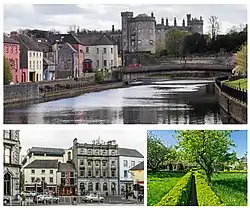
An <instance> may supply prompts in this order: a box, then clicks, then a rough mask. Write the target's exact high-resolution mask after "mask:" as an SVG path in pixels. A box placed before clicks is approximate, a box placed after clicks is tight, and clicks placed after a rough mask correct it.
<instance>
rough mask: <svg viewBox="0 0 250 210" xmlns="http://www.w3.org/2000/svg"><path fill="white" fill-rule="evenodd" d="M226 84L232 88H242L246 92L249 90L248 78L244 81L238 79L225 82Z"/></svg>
mask: <svg viewBox="0 0 250 210" xmlns="http://www.w3.org/2000/svg"><path fill="white" fill-rule="evenodd" d="M225 84H227V85H228V86H230V87H235V88H239V87H240V88H241V89H244V90H247V78H243V79H238V80H235V81H225Z"/></svg>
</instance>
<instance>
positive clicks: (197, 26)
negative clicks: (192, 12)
mask: <svg viewBox="0 0 250 210" xmlns="http://www.w3.org/2000/svg"><path fill="white" fill-rule="evenodd" d="M190 31H191V33H199V34H203V20H202V17H200V19H197V18H192V20H191V21H190Z"/></svg>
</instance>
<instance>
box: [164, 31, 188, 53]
mask: <svg viewBox="0 0 250 210" xmlns="http://www.w3.org/2000/svg"><path fill="white" fill-rule="evenodd" d="M187 35H189V33H188V32H187V31H181V30H178V29H170V30H169V31H168V32H167V33H166V45H165V47H166V50H167V52H168V55H175V56H180V55H181V54H182V51H183V50H182V43H183V40H184V38H185V36H187Z"/></svg>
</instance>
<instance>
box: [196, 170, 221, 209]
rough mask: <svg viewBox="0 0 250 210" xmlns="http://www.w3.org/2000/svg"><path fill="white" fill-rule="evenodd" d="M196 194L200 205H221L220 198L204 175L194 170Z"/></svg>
mask: <svg viewBox="0 0 250 210" xmlns="http://www.w3.org/2000/svg"><path fill="white" fill-rule="evenodd" d="M194 175H195V185H196V194H197V200H198V205H199V206H221V202H220V199H219V198H218V196H217V195H216V194H215V192H214V191H213V190H212V188H211V187H210V186H209V185H208V183H207V181H206V179H205V177H204V175H202V174H201V173H199V172H198V171H195V172H194Z"/></svg>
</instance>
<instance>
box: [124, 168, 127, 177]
mask: <svg viewBox="0 0 250 210" xmlns="http://www.w3.org/2000/svg"><path fill="white" fill-rule="evenodd" d="M124 178H128V171H127V170H125V171H124Z"/></svg>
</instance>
